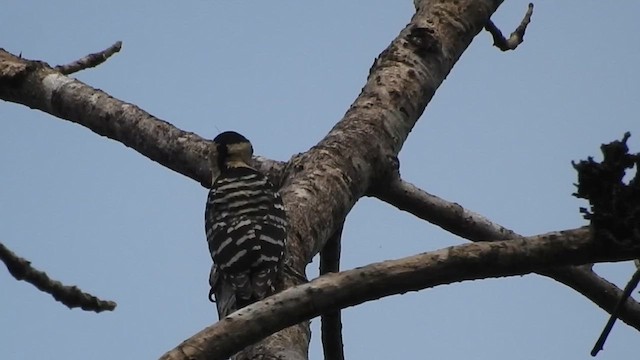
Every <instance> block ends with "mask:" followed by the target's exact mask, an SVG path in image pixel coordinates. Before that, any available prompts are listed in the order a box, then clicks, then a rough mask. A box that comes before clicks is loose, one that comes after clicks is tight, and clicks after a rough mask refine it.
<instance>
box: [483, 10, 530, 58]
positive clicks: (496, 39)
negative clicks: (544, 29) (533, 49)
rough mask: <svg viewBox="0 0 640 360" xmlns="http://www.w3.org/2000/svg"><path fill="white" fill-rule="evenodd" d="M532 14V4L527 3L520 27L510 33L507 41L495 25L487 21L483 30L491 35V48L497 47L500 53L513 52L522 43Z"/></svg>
mask: <svg viewBox="0 0 640 360" xmlns="http://www.w3.org/2000/svg"><path fill="white" fill-rule="evenodd" d="M532 14H533V4H532V3H529V7H528V9H527V13H526V14H525V15H524V18H523V19H522V21H521V22H520V25H518V27H517V28H516V29H515V30H514V31H513V32H512V33H511V35H510V36H509V39H506V38H505V37H504V35H502V31H500V29H498V27H497V26H496V24H494V23H493V21H491V19H489V21H487V25H485V27H484V28H485V30H487V31H488V32H490V33H491V36H492V37H493V46H495V47H497V48H498V49H500V50H502V51H508V50H515V49H516V48H517V47H518V45H520V44H522V42H523V41H524V33H525V31H527V26H528V25H529V23H530V22H531V15H532Z"/></svg>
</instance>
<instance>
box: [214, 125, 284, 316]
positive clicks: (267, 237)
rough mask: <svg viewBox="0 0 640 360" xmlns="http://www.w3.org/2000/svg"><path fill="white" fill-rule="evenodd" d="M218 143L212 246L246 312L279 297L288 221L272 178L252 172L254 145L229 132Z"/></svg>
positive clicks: (237, 298) (216, 260) (219, 136)
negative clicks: (277, 283) (277, 286)
mask: <svg viewBox="0 0 640 360" xmlns="http://www.w3.org/2000/svg"><path fill="white" fill-rule="evenodd" d="M214 143H215V144H216V146H217V154H218V158H217V165H218V168H219V169H220V175H219V176H218V177H217V178H216V180H215V181H214V183H213V185H212V187H211V191H209V196H208V198H207V205H206V209H205V229H206V233H207V242H208V243H209V251H210V252H211V257H212V258H213V261H214V263H215V264H216V266H217V267H218V269H219V271H220V273H221V275H222V276H223V277H224V278H225V279H226V280H227V281H228V282H229V283H230V284H231V286H232V287H233V289H234V291H235V296H236V305H237V308H241V307H244V306H246V305H248V304H251V303H253V302H255V301H257V300H260V299H263V298H265V297H266V296H268V295H270V294H272V293H273V292H274V291H275V289H274V285H275V284H274V282H275V279H276V277H277V276H278V273H279V269H280V266H281V262H282V257H283V255H284V249H285V242H286V236H287V218H286V213H285V209H284V206H283V204H282V199H281V197H280V194H279V193H278V192H277V190H276V189H275V188H274V186H273V185H272V184H271V183H270V182H269V180H268V179H267V177H266V176H264V175H263V174H261V173H260V172H258V171H257V170H255V169H253V168H252V167H250V166H249V161H250V159H251V155H252V153H253V149H252V148H251V144H250V143H249V141H248V140H247V139H246V138H244V137H243V136H242V135H240V134H238V133H235V132H225V133H222V134H220V135H218V136H217V137H216V138H215V139H214Z"/></svg>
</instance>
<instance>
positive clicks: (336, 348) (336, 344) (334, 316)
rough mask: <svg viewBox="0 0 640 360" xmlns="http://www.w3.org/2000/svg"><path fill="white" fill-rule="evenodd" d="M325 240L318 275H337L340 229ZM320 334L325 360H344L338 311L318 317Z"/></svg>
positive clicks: (340, 317)
mask: <svg viewBox="0 0 640 360" xmlns="http://www.w3.org/2000/svg"><path fill="white" fill-rule="evenodd" d="M343 226H344V223H342V224H341V225H340V227H339V228H338V230H336V232H335V233H334V234H333V235H332V236H331V237H330V238H329V240H327V243H326V244H325V245H324V248H323V249H322V251H320V275H321V276H322V275H326V274H329V273H337V272H339V271H340V245H341V244H340V243H341V238H342V228H343ZM320 321H321V323H322V325H321V330H320V331H321V332H322V350H323V352H324V358H325V360H344V343H343V341H342V315H341V311H340V310H336V311H331V312H328V313H324V314H322V316H321V317H320Z"/></svg>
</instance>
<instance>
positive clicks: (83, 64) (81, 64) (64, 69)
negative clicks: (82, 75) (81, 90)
mask: <svg viewBox="0 0 640 360" xmlns="http://www.w3.org/2000/svg"><path fill="white" fill-rule="evenodd" d="M120 49H122V41H116V43H115V44H113V45H111V46H109V47H108V48H106V49H104V50H102V51H100V52H97V53H93V54H89V55H87V56H85V57H83V58H81V59H78V60H76V61H74V62H72V63H70V64H66V65H58V66H56V67H55V68H54V69H55V70H57V71H59V72H60V73H62V74H64V75H69V74H73V73H75V72H78V71H80V70H84V69H88V68H92V67H96V66H98V65H100V64H102V63H103V62H105V61H107V59H108V58H110V57H111V56H113V54H115V53H117V52H119V51H120Z"/></svg>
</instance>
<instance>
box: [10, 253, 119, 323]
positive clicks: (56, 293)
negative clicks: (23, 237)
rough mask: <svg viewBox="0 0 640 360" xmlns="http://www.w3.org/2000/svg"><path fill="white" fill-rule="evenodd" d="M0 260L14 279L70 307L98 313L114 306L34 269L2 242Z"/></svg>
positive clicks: (110, 309) (111, 302)
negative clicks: (22, 281)
mask: <svg viewBox="0 0 640 360" xmlns="http://www.w3.org/2000/svg"><path fill="white" fill-rule="evenodd" d="M0 260H2V261H3V262H4V264H5V265H6V266H7V269H8V270H9V273H11V275H13V277H14V278H16V280H24V281H26V282H28V283H30V284H32V285H33V286H35V287H36V288H38V289H39V290H41V291H43V292H46V293H47V294H50V295H51V296H53V298H54V299H56V301H59V302H61V303H62V304H64V305H66V306H67V307H68V308H70V309H73V308H76V307H79V308H81V309H82V310H87V311H95V312H97V313H99V312H102V311H105V310H108V311H112V310H113V309H115V308H116V303H115V302H113V301H105V300H100V299H98V298H97V297H95V296H93V295H91V294H88V293H85V292H83V291H82V290H80V289H79V288H77V287H76V286H66V285H63V284H62V283H61V282H60V281H56V280H53V279H51V278H49V276H48V275H47V274H46V273H45V272H43V271H39V270H36V269H34V268H33V267H32V266H31V263H30V262H29V261H28V260H26V259H23V258H21V257H19V256H18V255H16V254H15V253H14V252H12V251H11V250H9V249H8V248H7V247H6V246H4V244H2V243H0Z"/></svg>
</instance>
